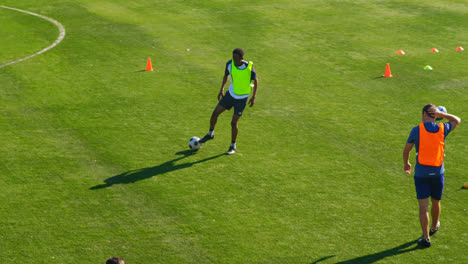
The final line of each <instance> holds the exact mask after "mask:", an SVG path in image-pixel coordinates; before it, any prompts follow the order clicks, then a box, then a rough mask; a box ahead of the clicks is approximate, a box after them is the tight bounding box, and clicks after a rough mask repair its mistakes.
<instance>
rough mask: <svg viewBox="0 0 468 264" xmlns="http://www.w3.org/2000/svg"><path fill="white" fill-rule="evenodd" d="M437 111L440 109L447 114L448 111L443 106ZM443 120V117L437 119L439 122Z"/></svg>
mask: <svg viewBox="0 0 468 264" xmlns="http://www.w3.org/2000/svg"><path fill="white" fill-rule="evenodd" d="M437 109H439V111H441V112H444V113H447V109H445V107H443V106H438V107H437ZM442 119H443V118H442V117H437V118H436V120H437V121H439V120H442Z"/></svg>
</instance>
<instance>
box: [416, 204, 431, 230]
mask: <svg viewBox="0 0 468 264" xmlns="http://www.w3.org/2000/svg"><path fill="white" fill-rule="evenodd" d="M418 203H419V221H420V223H421V229H422V231H423V237H424V238H429V212H428V207H429V198H425V199H418Z"/></svg>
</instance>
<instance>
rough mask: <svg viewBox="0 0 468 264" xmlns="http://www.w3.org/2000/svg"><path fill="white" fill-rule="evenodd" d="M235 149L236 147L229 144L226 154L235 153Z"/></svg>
mask: <svg viewBox="0 0 468 264" xmlns="http://www.w3.org/2000/svg"><path fill="white" fill-rule="evenodd" d="M236 150H237V149H236V147H234V146H230V147H229V150H228V152H226V154H228V155H232V154H234V153H236Z"/></svg>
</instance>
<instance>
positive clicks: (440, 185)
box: [429, 174, 445, 236]
mask: <svg viewBox="0 0 468 264" xmlns="http://www.w3.org/2000/svg"><path fill="white" fill-rule="evenodd" d="M444 182H445V177H444V175H443V174H442V175H440V176H439V177H435V178H432V182H431V202H432V208H431V217H432V225H431V230H430V231H429V235H431V236H432V235H433V234H435V233H436V232H437V231H438V230H439V227H440V222H439V219H440V200H441V199H442V193H443V191H444Z"/></svg>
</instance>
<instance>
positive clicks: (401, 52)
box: [396, 50, 405, 54]
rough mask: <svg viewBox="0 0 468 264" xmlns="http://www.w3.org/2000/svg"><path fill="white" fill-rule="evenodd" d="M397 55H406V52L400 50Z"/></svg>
mask: <svg viewBox="0 0 468 264" xmlns="http://www.w3.org/2000/svg"><path fill="white" fill-rule="evenodd" d="M396 54H405V52H404V51H403V50H399V51H397V52H396Z"/></svg>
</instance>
